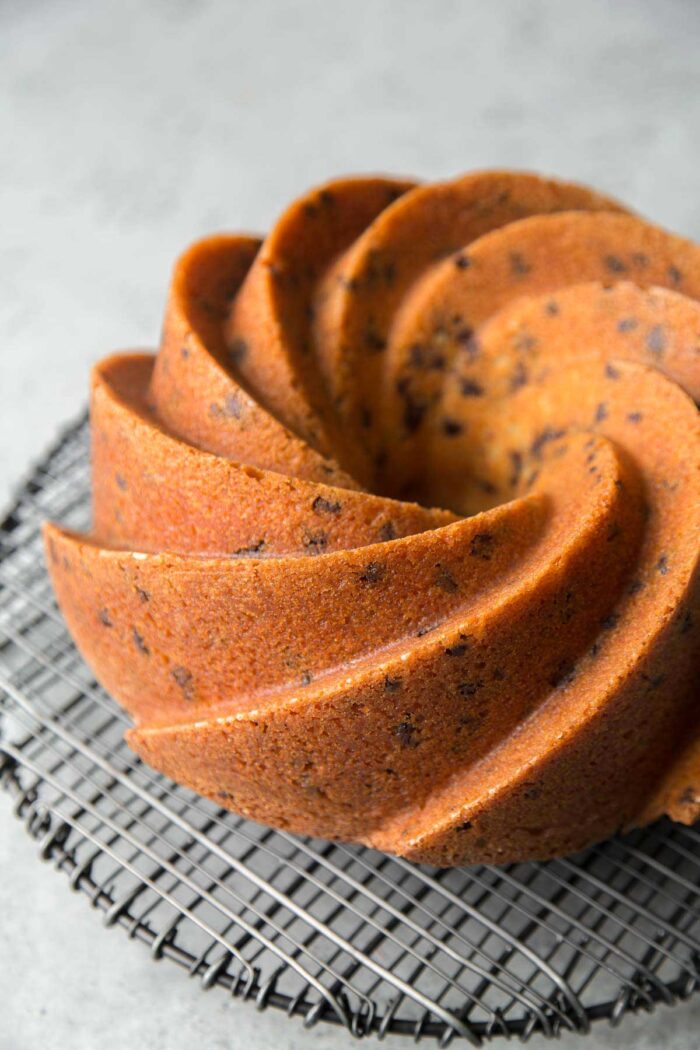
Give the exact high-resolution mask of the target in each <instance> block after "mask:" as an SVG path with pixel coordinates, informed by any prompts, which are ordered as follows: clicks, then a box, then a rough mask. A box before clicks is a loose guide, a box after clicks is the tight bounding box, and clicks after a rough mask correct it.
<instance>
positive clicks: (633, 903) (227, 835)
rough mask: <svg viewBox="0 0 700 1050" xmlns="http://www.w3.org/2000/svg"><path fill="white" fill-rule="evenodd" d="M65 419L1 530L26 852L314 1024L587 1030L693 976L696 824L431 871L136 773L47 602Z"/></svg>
mask: <svg viewBox="0 0 700 1050" xmlns="http://www.w3.org/2000/svg"><path fill="white" fill-rule="evenodd" d="M88 474H89V470H88V428H87V422H86V419H85V417H84V416H83V417H81V418H80V419H78V420H77V421H76V422H75V423H73V424H71V425H70V426H68V427H67V428H65V430H64V431H63V433H62V434H61V435H60V437H59V440H58V442H57V443H56V445H55V446H54V448H53V449H52V450H51V452H50V453H49V454H48V455H47V456H46V458H45V459H44V460H43V461H42V462H41V463H40V464H39V465H38V466H37V467H36V469H35V470H34V471H33V473H32V474H31V476H30V477H29V478H28V479H27V481H26V482H25V483H24V485H23V486H22V487H21V488H20V489H19V491H18V492H17V497H16V500H15V502H14V504H13V506H12V507H11V508H10V510H9V511H8V513H7V514H6V515H5V518H4V519H3V521H2V524H0V787H1V788H3V789H4V790H5V791H6V792H7V793H8V794H9V795H10V796H11V798H12V804H13V808H14V812H15V813H16V815H17V816H18V817H19V819H20V820H22V821H23V823H24V825H25V827H26V829H27V831H28V833H29V834H30V835H31V836H32V837H33V838H34V839H35V840H36V842H37V843H38V848H39V856H40V857H41V858H43V859H44V860H48V861H50V862H52V863H53V864H54V865H55V866H56V868H57V869H59V870H61V871H63V872H64V873H65V874H66V875H67V877H68V880H69V885H70V886H71V888H73V889H74V890H76V891H79V892H81V893H83V894H85V895H86V896H87V897H88V899H89V900H90V901H91V902H92V903H93V905H94V907H96V908H97V909H98V910H99V911H100V912H101V913H102V917H103V922H104V925H105V926H119V927H121V928H123V929H124V930H125V931H126V932H127V934H128V935H129V936H130V937H133V938H135V939H137V940H140V941H142V942H143V943H145V944H146V945H148V947H149V948H150V951H151V954H152V956H153V958H154V959H161V958H163V959H169V960H170V961H172V962H174V963H176V964H177V965H178V966H180V967H181V968H183V969H184V970H186V971H187V972H189V973H190V974H191V975H192V976H196V977H198V978H199V980H200V983H201V985H202V988H203V989H207V988H213V987H219V988H223V989H225V990H227V991H228V992H229V994H231V995H234V996H237V997H240V998H243V999H251V1000H252V1001H253V1002H254V1003H255V1005H256V1006H257V1008H258V1009H265V1008H267V1007H275V1008H281V1009H284V1010H285V1011H286V1012H287V1013H288V1014H289V1015H290V1016H293V1015H297V1016H300V1017H301V1018H302V1019H303V1021H304V1024H305V1025H307V1026H311V1025H313V1024H316V1023H317V1022H319V1021H321V1020H323V1021H327V1022H334V1023H336V1024H341V1025H344V1026H345V1027H346V1028H347V1030H348V1031H349V1032H350V1033H351V1034H352V1035H353V1036H355V1037H356V1038H361V1037H362V1036H364V1035H367V1034H375V1035H378V1036H379V1038H382V1037H383V1036H384V1035H386V1034H388V1033H398V1034H403V1035H406V1036H411V1037H413V1038H414V1039H418V1038H423V1037H432V1038H433V1039H435V1040H436V1041H437V1043H438V1045H439V1046H441V1047H447V1046H448V1045H450V1044H452V1042H453V1041H455V1040H458V1041H459V1040H461V1041H464V1042H466V1043H468V1044H470V1045H472V1046H482V1045H483V1044H484V1043H487V1042H489V1041H491V1040H496V1039H498V1038H503V1037H508V1036H511V1035H517V1036H519V1037H520V1038H521V1039H522V1040H527V1039H528V1038H529V1037H530V1035H532V1034H533V1033H535V1032H539V1033H541V1034H544V1035H548V1036H556V1035H558V1034H559V1033H560V1032H561V1031H563V1030H571V1031H576V1032H580V1033H585V1032H587V1031H588V1030H589V1028H590V1024H591V1022H592V1021H595V1020H597V1019H600V1018H607V1019H608V1021H609V1022H610V1023H611V1024H616V1023H619V1021H620V1020H621V1019H622V1018H623V1017H624V1015H625V1014H626V1013H628V1012H630V1011H636V1010H642V1009H644V1010H649V1009H652V1008H653V1007H654V1006H655V1005H656V1004H657V1003H658V1002H665V1003H671V1002H674V1001H675V1000H677V999H682V998H687V997H688V996H689V995H691V994H693V993H694V992H696V991H697V990H698V987H699V986H700V851H699V850H698V844H699V843H700V832H699V831H698V830H697V829H693V828H683V827H681V826H678V825H672V824H670V823H669V822H661V823H659V824H657V825H655V826H654V827H652V828H647V829H643V830H640V831H637V832H635V833H633V834H632V835H629V836H627V837H625V838H620V837H618V838H615V839H613V840H611V841H610V842H608V843H604V844H603V845H600V846H596V847H594V848H592V849H590V850H588V851H586V852H585V853H583V854H579V855H578V856H576V857H570V858H566V859H563V860H559V861H552V862H550V863H548V864H511V865H508V866H506V867H501V868H494V867H479V868H471V869H463V870H450V871H436V870H433V869H428V868H421V867H417V866H416V865H412V864H410V863H408V862H406V861H404V860H400V859H397V858H393V857H387V856H384V855H382V854H379V853H376V852H375V851H372V850H368V849H361V848H358V847H350V846H344V845H341V844H335V843H321V842H317V841H314V840H312V839H305V838H299V837H295V836H293V835H290V834H287V833H283V832H276V831H272V830H271V829H269V828H263V827H260V826H259V825H256V824H252V823H250V822H248V821H245V820H243V819H242V818H239V817H236V816H235V815H233V814H231V813H228V812H226V811H223V810H220V809H218V808H217V807H216V806H215V805H214V804H213V803H211V802H209V801H207V800H205V799H202V798H199V797H198V796H197V795H195V794H194V793H193V792H191V791H188V790H186V789H184V788H181V787H180V786H178V785H177V784H173V783H172V782H170V781H168V780H167V779H166V778H164V777H162V776H160V775H159V774H157V773H155V772H154V771H153V770H151V769H149V768H148V767H146V766H144V765H143V764H142V763H141V762H140V760H139V759H138V758H137V757H136V756H135V755H134V754H132V753H131V752H130V751H129V749H128V747H127V746H126V744H125V743H124V740H123V732H124V728H125V726H126V724H127V721H126V718H125V715H124V713H123V712H122V711H121V710H120V709H119V707H118V706H117V705H116V704H115V703H114V702H113V701H112V700H111V698H110V697H109V696H108V695H107V694H106V693H105V692H104V690H102V689H101V688H100V686H99V685H98V684H97V683H96V682H95V680H94V678H93V677H92V675H91V673H90V671H89V669H88V668H87V667H86V666H85V664H84V663H83V661H82V660H81V659H80V656H79V655H78V653H77V651H76V650H75V647H74V646H73V644H72V642H71V639H70V637H69V635H68V633H67V631H66V629H65V627H64V625H63V621H62V619H61V617H60V614H59V612H58V610H57V608H56V606H55V603H54V600H53V595H52V592H51V587H50V584H49V581H48V578H47V575H46V572H45V570H44V565H43V555H42V550H41V540H40V534H39V527H40V524H41V522H42V521H43V520H44V519H45V518H54V519H57V520H60V521H62V522H64V523H66V524H68V525H70V526H71V527H74V528H85V527H86V525H87V524H88V520H89V477H88Z"/></svg>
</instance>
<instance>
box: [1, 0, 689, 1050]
mask: <svg viewBox="0 0 700 1050" xmlns="http://www.w3.org/2000/svg"><path fill="white" fill-rule="evenodd" d="M699 45H700V4H697V3H695V2H694V0H685V2H683V0H637V2H635V3H632V2H627V3H621V2H618V3H616V4H615V3H613V2H609V3H608V2H602V0H587V2H586V3H583V4H581V3H578V2H576V3H575V2H572V0H528V2H522V0H517V2H515V0H513V2H509V0H492V2H490V3H484V2H476V0H474V2H472V0H462V2H449V0H434V2H432V3H428V2H427V0H426V2H422V3H419V2H412V0H352V2H349V0H343V2H342V3H341V2H337V0H326V2H315V0H307V2H277V3H275V2H272V0H258V2H249V3H242V2H240V0H234V2H228V3H224V2H221V3H214V2H207V0H141V2H138V0H121V2H114V0H109V2H100V3H94V2H90V0H53V2H39V0H17V2H10V0H0V503H5V502H6V501H7V499H8V498H9V493H10V487H11V485H12V484H13V483H15V482H16V481H17V480H18V479H19V477H20V476H21V475H22V473H23V472H24V470H25V468H26V465H27V463H28V461H29V460H30V459H32V458H33V457H36V456H37V455H38V454H39V453H40V452H41V451H42V449H43V448H44V447H45V445H46V443H47V442H48V441H49V440H50V439H51V438H52V436H53V434H54V432H55V430H56V427H57V426H58V424H59V423H61V422H62V421H63V420H65V419H66V418H67V417H69V416H71V415H72V414H74V413H75V412H76V411H77V409H78V408H79V406H80V405H81V403H82V401H83V400H84V398H85V394H86V389H87V369H88V365H89V364H90V362H91V361H93V360H94V359H95V358H96V357H98V356H99V355H101V354H103V353H105V352H106V351H108V350H110V349H114V348H117V347H125V346H144V345H145V346H152V345H154V344H155V342H156V341H157V337H158V329H159V323H160V313H161V309H162V305H163V299H164V294H165V289H166V284H167V280H168V276H169V271H170V267H171V265H172V261H173V259H174V257H175V255H176V253H177V252H178V251H179V250H181V249H182V248H183V246H184V245H186V244H187V243H188V241H190V240H192V239H193V238H195V237H197V236H200V235H201V234H203V233H205V232H208V231H211V230H216V229H220V228H221V229H244V230H264V229H265V228H266V227H267V226H268V224H269V222H270V221H271V219H272V218H273V217H274V215H275V214H276V212H277V211H278V210H279V209H281V208H282V206H283V205H284V204H285V203H286V202H287V201H288V200H289V199H290V198H291V197H292V196H293V195H294V194H296V193H297V192H299V191H301V190H302V189H304V188H305V187H307V186H309V185H311V184H313V183H314V182H317V181H320V180H322V179H325V178H326V177H328V176H331V175H334V174H339V173H343V172H350V171H363V170H370V169H374V170H379V171H385V170H386V171H392V172H402V173H410V174H418V175H421V176H424V177H444V176H448V175H450V174H455V173H458V172H460V171H462V170H465V169H468V168H470V167H487V166H493V165H512V166H517V167H526V168H534V169H540V170H542V171H545V172H551V173H553V174H559V175H563V176H569V177H573V178H577V179H579V180H582V181H590V182H592V183H594V184H596V185H597V186H599V187H600V188H602V189H605V190H607V191H609V192H612V193H614V194H617V195H618V196H620V197H622V198H624V199H625V200H627V201H628V202H630V203H631V204H632V205H633V206H635V207H636V208H638V209H639V210H641V211H643V212H646V213H648V214H649V215H651V216H653V217H654V218H655V219H657V220H658V221H659V222H661V223H663V224H665V225H668V226H670V227H672V228H676V229H679V230H681V231H683V232H685V233H687V234H689V235H691V236H696V237H697V236H698V235H700V189H699V183H700V180H699V176H698V171H699V169H700V57H699V54H700V48H699ZM0 872H1V876H2V877H1V878H0V1004H1V1005H0V1050H30V1048H34V1047H39V1046H41V1047H42V1048H45V1050H56V1048H57V1050H64V1048H66V1050H67V1048H71V1050H83V1048H84V1050H92V1048H94V1047H95V1046H100V1047H101V1050H117V1048H123V1047H134V1048H139V1047H142V1046H143V1047H146V1046H147V1047H149V1050H160V1048H163V1050H180V1048H183V1050H184V1048H185V1047H186V1048H188V1050H189V1048H191V1047H192V1046H193V1045H194V1046H201V1047H205V1048H207V1050H218V1048H221V1050H239V1048H240V1050H243V1048H246V1050H247V1048H250V1050H262V1048H264V1050H267V1048H280V1050H292V1048H295V1050H296V1048H298V1047H309V1048H316V1050H321V1048H324V1050H325V1048H327V1050H331V1048H340V1047H346V1046H349V1045H350V1044H349V1039H348V1037H347V1036H346V1035H344V1034H343V1033H339V1032H335V1031H334V1030H333V1029H330V1028H325V1027H321V1028H318V1029H316V1030H314V1031H313V1032H311V1033H306V1032H304V1031H303V1029H302V1028H301V1025H300V1023H299V1022H298V1021H288V1020H287V1019H286V1018H285V1017H283V1016H280V1015H279V1014H277V1013H272V1012H271V1013H267V1014H264V1015H260V1014H257V1013H256V1012H255V1011H254V1010H253V1009H252V1007H250V1006H248V1005H244V1004H241V1003H238V1002H230V1001H228V1000H227V999H226V997H225V996H224V995H223V994H221V993H218V992H209V993H207V994H206V995H205V994H204V993H203V992H202V991H201V989H200V988H199V986H198V985H195V984H194V983H192V982H188V981H187V980H186V979H185V978H184V977H183V976H182V975H181V974H180V973H179V972H177V971H176V970H175V969H174V968H172V967H170V966H169V965H168V964H167V963H161V964H159V965H155V964H154V963H152V962H151V960H150V959H149V957H148V955H147V953H146V952H145V951H144V949H143V948H142V947H141V946H139V945H137V944H132V943H130V942H129V941H127V939H126V938H125V937H124V935H123V934H122V933H120V932H115V931H111V932H107V931H105V930H103V929H102V928H101V926H100V923H99V919H98V917H97V915H95V914H94V913H92V912H91V911H90V909H89V907H88V906H87V904H86V902H85V899H84V898H78V897H75V896H72V895H71V894H70V893H69V891H68V889H67V886H66V883H65V880H64V879H63V878H62V877H61V876H60V875H56V874H55V873H53V872H52V871H51V870H49V869H48V868H46V867H43V866H42V865H40V864H39V863H38V862H37V860H36V858H35V848H34V846H33V845H32V844H31V843H30V841H29V839H27V838H26V836H25V835H24V833H23V832H22V830H21V828H20V827H19V825H18V824H16V823H15V822H14V821H13V819H12V817H11V816H10V807H9V804H8V802H7V800H5V799H4V798H3V797H1V796H0ZM364 1045H365V1046H367V1047H368V1048H369V1047H372V1046H377V1045H378V1044H377V1043H375V1042H374V1041H372V1040H368V1041H366V1042H365V1044H364ZM385 1045H387V1046H390V1047H398V1046H401V1045H404V1044H403V1043H401V1042H399V1041H398V1040H387V1043H386V1044H385ZM530 1045H532V1046H533V1047H537V1048H539V1047H541V1046H542V1045H543V1043H542V1041H540V1040H533V1041H532V1043H531V1044H530ZM579 1045H580V1046H583V1045H588V1046H591V1047H596V1048H601V1050H602V1048H613V1047H616V1048H620V1047H627V1046H635V1047H640V1048H648V1050H651V1048H654V1050H656V1048H658V1047H673V1048H674V1050H675V1048H677V1050H681V1048H683V1050H696V1048H697V1047H698V1046H700V998H699V999H696V1000H695V1001H693V1002H692V1003H690V1004H686V1005H684V1006H681V1007H678V1008H677V1009H675V1010H673V1011H669V1010H659V1011H658V1012H657V1013H656V1014H655V1015H654V1016H653V1017H651V1018H647V1017H641V1018H637V1019H629V1020H627V1021H626V1022H625V1023H624V1024H623V1025H622V1027H621V1028H619V1029H617V1030H616V1031H611V1030H609V1029H606V1028H598V1029H596V1030H595V1034H594V1035H593V1036H592V1037H591V1038H590V1039H589V1040H588V1042H587V1043H586V1044H584V1043H583V1042H581V1041H580V1040H579V1039H578V1038H576V1037H571V1038H565V1039H563V1040H562V1042H561V1046H562V1047H563V1048H566V1050H571V1048H574V1047H577V1046H579Z"/></svg>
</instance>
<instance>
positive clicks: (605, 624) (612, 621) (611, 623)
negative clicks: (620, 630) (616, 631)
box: [600, 612, 620, 631]
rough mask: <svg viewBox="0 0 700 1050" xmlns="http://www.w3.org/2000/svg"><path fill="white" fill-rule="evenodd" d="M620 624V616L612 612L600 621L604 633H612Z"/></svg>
mask: <svg viewBox="0 0 700 1050" xmlns="http://www.w3.org/2000/svg"><path fill="white" fill-rule="evenodd" d="M619 622H620V614H619V613H615V612H612V613H610V614H609V615H608V616H605V617H603V619H602V620H601V621H600V626H601V627H602V628H603V630H604V631H611V630H612V629H613V627H617V625H618V623H619Z"/></svg>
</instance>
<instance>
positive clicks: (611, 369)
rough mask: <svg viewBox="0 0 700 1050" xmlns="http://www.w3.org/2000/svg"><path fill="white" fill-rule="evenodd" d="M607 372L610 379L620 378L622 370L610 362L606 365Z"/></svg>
mask: <svg viewBox="0 0 700 1050" xmlns="http://www.w3.org/2000/svg"><path fill="white" fill-rule="evenodd" d="M605 374H606V376H607V377H608V379H619V378H620V371H619V369H617V368H615V365H611V364H610V362H608V363H607V364H606V366H605Z"/></svg>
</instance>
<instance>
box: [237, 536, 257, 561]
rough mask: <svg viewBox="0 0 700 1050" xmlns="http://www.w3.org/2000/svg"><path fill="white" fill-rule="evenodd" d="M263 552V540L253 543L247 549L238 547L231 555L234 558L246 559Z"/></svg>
mask: <svg viewBox="0 0 700 1050" xmlns="http://www.w3.org/2000/svg"><path fill="white" fill-rule="evenodd" d="M263 550H265V540H257V541H256V542H255V543H251V544H249V546H247V547H239V548H238V550H235V551H234V552H233V554H234V557H236V558H246V557H250V556H251V555H254V554H260V552H261V551H263Z"/></svg>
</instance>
